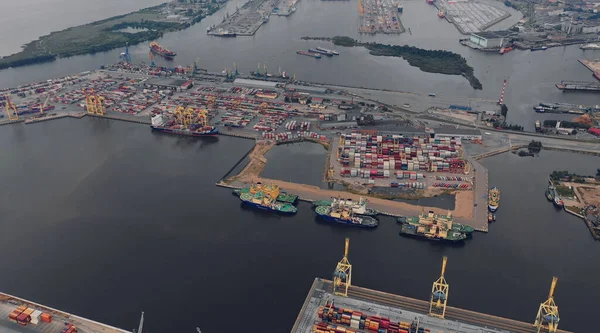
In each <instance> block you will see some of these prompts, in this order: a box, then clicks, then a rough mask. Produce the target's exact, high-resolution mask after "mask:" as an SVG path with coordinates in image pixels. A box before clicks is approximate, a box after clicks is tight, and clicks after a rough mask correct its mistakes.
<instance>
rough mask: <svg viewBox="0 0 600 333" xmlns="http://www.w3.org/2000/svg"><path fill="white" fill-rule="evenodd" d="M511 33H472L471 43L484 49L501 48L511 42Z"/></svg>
mask: <svg viewBox="0 0 600 333" xmlns="http://www.w3.org/2000/svg"><path fill="white" fill-rule="evenodd" d="M510 36H511V32H504V31H490V32H487V31H484V32H478V33H472V34H471V38H470V41H471V43H473V44H475V45H477V46H479V47H482V48H486V49H487V48H500V47H503V46H506V45H507V44H508V42H509V41H510Z"/></svg>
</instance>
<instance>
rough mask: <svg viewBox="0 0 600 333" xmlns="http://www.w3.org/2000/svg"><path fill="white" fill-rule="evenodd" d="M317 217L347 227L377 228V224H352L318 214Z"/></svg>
mask: <svg viewBox="0 0 600 333" xmlns="http://www.w3.org/2000/svg"><path fill="white" fill-rule="evenodd" d="M317 216H319V217H320V218H322V219H323V220H325V221H328V222H336V223H341V224H345V225H350V226H353V227H359V228H368V229H371V228H375V227H377V224H361V223H352V222H350V221H347V220H342V219H340V218H337V217H333V216H329V215H320V214H318V215H317Z"/></svg>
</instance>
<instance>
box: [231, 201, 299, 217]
mask: <svg viewBox="0 0 600 333" xmlns="http://www.w3.org/2000/svg"><path fill="white" fill-rule="evenodd" d="M242 204H244V205H248V206H250V207H253V208H257V209H260V210H264V211H268V212H276V213H281V214H288V215H292V214H296V210H292V211H282V210H277V209H273V208H271V207H269V206H265V205H261V204H258V203H255V202H252V201H246V200H242Z"/></svg>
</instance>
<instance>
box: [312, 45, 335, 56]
mask: <svg viewBox="0 0 600 333" xmlns="http://www.w3.org/2000/svg"><path fill="white" fill-rule="evenodd" d="M317 50H319V51H323V52H328V53H331V54H333V55H340V53H339V52H338V51H336V50H330V49H326V48H324V47H320V46H317Z"/></svg>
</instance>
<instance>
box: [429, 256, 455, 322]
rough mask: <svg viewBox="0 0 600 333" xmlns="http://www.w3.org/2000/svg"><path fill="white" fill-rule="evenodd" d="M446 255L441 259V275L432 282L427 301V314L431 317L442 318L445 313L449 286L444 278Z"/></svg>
mask: <svg viewBox="0 0 600 333" xmlns="http://www.w3.org/2000/svg"><path fill="white" fill-rule="evenodd" d="M447 262H448V257H446V256H444V259H443V260H442V275H441V276H440V278H439V279H437V281H435V282H434V283H433V287H432V288H431V300H430V301H429V315H430V316H432V317H437V318H442V319H444V316H445V315H446V303H447V302H448V289H449V288H450V286H449V285H448V282H446V278H444V273H446V263H447Z"/></svg>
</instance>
